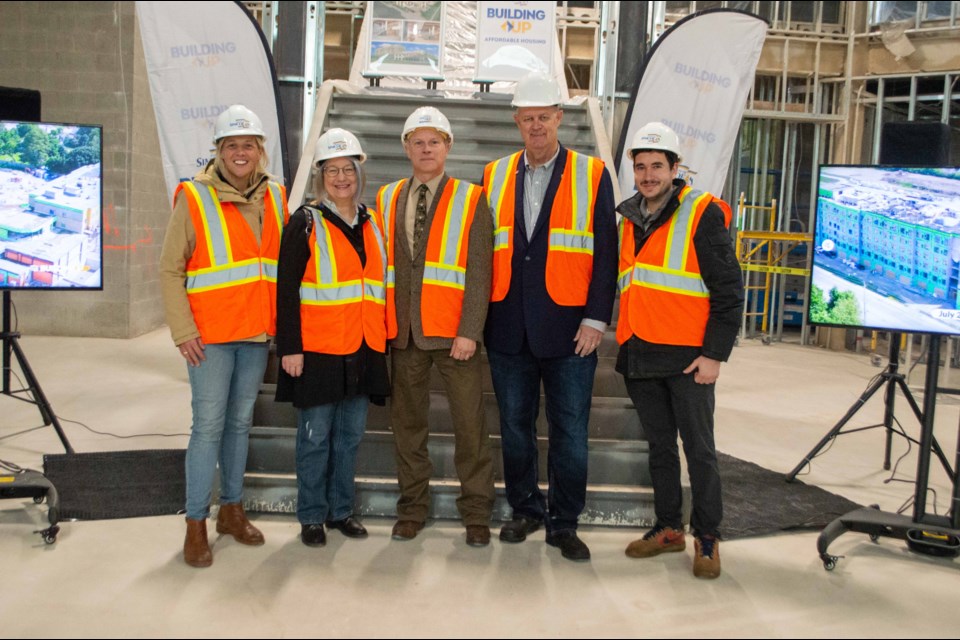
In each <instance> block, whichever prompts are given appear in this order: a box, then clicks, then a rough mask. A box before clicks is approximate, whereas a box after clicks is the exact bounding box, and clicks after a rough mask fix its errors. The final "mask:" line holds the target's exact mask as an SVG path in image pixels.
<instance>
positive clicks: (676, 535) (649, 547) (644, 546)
mask: <svg viewBox="0 0 960 640" xmlns="http://www.w3.org/2000/svg"><path fill="white" fill-rule="evenodd" d="M686 548H687V542H686V540H685V538H684V536H683V529H674V528H672V527H661V526H659V525H657V526H655V527H654V528H653V529H650V531H647V532H646V533H645V534H644V536H643V537H642V538H640V539H638V540H634V541H633V542H631V543H630V544H629V545H627V551H626V554H627V555H628V556H630V557H631V558H652V557H653V556H658V555H660V554H661V553H670V552H673V551H683V550H684V549H686Z"/></svg>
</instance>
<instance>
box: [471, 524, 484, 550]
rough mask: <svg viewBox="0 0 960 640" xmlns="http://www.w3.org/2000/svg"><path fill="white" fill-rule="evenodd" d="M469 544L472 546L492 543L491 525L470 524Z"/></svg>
mask: <svg viewBox="0 0 960 640" xmlns="http://www.w3.org/2000/svg"><path fill="white" fill-rule="evenodd" d="M467 544H468V545H470V546H471V547H485V546H487V545H488V544H490V527H488V526H487V525H485V524H468V525H467Z"/></svg>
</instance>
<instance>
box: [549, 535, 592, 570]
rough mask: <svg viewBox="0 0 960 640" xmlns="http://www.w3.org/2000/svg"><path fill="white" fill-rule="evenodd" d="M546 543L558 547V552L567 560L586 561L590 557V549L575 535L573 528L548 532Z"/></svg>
mask: <svg viewBox="0 0 960 640" xmlns="http://www.w3.org/2000/svg"><path fill="white" fill-rule="evenodd" d="M547 544H548V545H550V546H551V547H558V548H559V549H560V554H561V555H562V556H563V557H564V558H566V559H567V560H573V561H574V562H586V561H587V560H589V559H590V549H588V548H587V545H585V544H584V543H583V540H581V539H580V538H578V537H577V532H576V531H574V530H573V529H567V530H566V531H557V532H556V533H548V534H547Z"/></svg>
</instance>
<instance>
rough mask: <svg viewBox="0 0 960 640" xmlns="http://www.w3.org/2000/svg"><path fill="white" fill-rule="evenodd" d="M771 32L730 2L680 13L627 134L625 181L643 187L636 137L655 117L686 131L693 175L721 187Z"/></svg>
mask: <svg viewBox="0 0 960 640" xmlns="http://www.w3.org/2000/svg"><path fill="white" fill-rule="evenodd" d="M766 34H767V24H766V22H764V21H763V20H762V19H761V18H758V17H757V16H754V15H750V14H747V13H742V12H739V11H733V10H728V9H714V10H708V11H704V12H702V13H696V14H694V15H692V16H688V17H686V18H684V19H683V20H681V21H679V22H678V23H677V24H675V25H674V26H673V27H671V28H670V30H668V31H667V32H666V33H665V34H663V36H661V37H660V39H659V40H657V42H656V43H655V44H654V46H653V48H652V49H651V50H650V52H649V53H648V54H647V59H646V61H645V62H644V68H643V72H642V78H641V80H640V85H639V87H638V88H637V92H636V94H635V98H634V101H633V103H632V104H631V106H630V110H629V111H628V113H627V119H626V122H627V124H626V126H624V128H623V132H622V134H621V138H620V164H619V176H620V188H621V191H622V193H623V194H624V197H626V196H627V195H629V194H632V193H635V192H636V187H635V185H634V182H633V163H632V160H631V158H630V156H629V155H628V154H629V151H630V142H631V140H632V139H633V135H634V133H636V131H637V130H638V129H640V127H642V126H643V125H645V124H647V123H648V122H662V123H663V124H665V125H667V126H668V127H670V128H671V129H673V130H674V131H676V133H677V136H679V138H680V151H681V154H682V156H683V161H682V164H683V165H684V166H685V167H686V168H687V182H688V183H690V184H692V185H693V186H695V187H696V188H697V189H701V190H704V191H709V192H710V193H714V194H717V195H721V191H722V190H723V185H724V182H725V180H726V176H727V169H728V167H729V164H730V156H731V154H732V153H733V146H734V143H735V142H736V139H737V132H738V131H739V129H740V120H741V119H742V117H743V110H744V108H745V107H746V99H747V94H748V92H749V91H750V87H751V86H752V85H753V78H754V74H755V72H756V68H757V61H758V60H759V58H760V51H761V49H762V48H763V41H764V39H765V38H766Z"/></svg>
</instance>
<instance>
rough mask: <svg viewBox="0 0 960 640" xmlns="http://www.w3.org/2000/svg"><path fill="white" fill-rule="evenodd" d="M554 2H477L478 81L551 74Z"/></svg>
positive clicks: (554, 22) (553, 42)
mask: <svg viewBox="0 0 960 640" xmlns="http://www.w3.org/2000/svg"><path fill="white" fill-rule="evenodd" d="M555 7H556V3H555V2H478V3H477V13H478V20H477V70H476V76H475V77H476V80H479V81H483V82H493V81H498V80H519V79H520V78H522V77H523V76H525V75H527V74H528V73H530V72H531V71H543V72H545V73H552V71H553V52H554V46H555V42H556V27H555V25H556V18H557V16H556V8H555Z"/></svg>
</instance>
